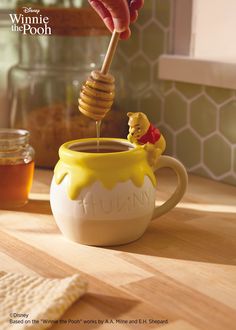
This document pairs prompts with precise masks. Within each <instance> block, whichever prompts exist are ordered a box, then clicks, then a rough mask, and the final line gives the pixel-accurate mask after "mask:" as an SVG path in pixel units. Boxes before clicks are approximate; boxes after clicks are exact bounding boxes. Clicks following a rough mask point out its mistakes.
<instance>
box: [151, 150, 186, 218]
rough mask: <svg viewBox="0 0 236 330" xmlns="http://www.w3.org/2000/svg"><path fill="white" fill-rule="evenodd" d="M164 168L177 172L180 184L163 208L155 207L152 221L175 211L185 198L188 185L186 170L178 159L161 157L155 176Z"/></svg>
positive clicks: (155, 169)
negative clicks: (176, 206) (172, 210)
mask: <svg viewBox="0 0 236 330" xmlns="http://www.w3.org/2000/svg"><path fill="white" fill-rule="evenodd" d="M163 167H169V168H170V169H172V170H173V171H174V172H175V174H176V175H177V179H178V183H177V187H176V189H175V191H174V192H173V194H172V195H171V196H170V198H169V199H168V200H167V201H166V202H164V204H162V205H161V206H156V207H155V209H154V212H153V216H152V220H155V219H156V218H157V217H160V216H161V215H163V214H165V213H167V212H168V211H170V210H171V209H173V208H174V207H175V205H176V204H178V203H179V201H180V200H181V198H182V197H183V195H184V193H185V191H186V189H187V185H188V175H187V172H186V169H185V167H184V166H183V164H182V163H180V162H179V161H178V160H177V159H175V158H173V157H170V156H160V158H159V159H158V161H157V164H156V165H155V168H154V172H155V174H156V172H157V171H158V170H159V169H160V168H163Z"/></svg>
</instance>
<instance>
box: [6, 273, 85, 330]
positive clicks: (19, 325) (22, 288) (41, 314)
mask: <svg viewBox="0 0 236 330" xmlns="http://www.w3.org/2000/svg"><path fill="white" fill-rule="evenodd" d="M86 289H87V283H86V282H85V281H84V280H83V279H82V278H81V276H80V275H79V274H74V275H72V276H69V277H66V278H62V279H49V278H44V277H41V276H29V275H22V274H15V273H5V272H0V329H1V330H8V329H14V330H15V329H18V330H19V329H20V330H23V329H27V330H29V329H30V330H31V329H37V330H39V329H47V328H49V327H51V326H52V325H53V323H55V322H56V320H58V319H59V318H60V317H61V316H62V315H63V313H64V312H65V311H66V309H67V308H69V307H70V306H71V305H72V304H73V302H75V301H76V300H77V299H78V298H79V297H81V296H82V295H83V294H84V293H85V292H86Z"/></svg>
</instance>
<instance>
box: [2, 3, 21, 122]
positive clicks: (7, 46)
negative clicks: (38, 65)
mask: <svg viewBox="0 0 236 330" xmlns="http://www.w3.org/2000/svg"><path fill="white" fill-rule="evenodd" d="M14 2H15V1H14V0H9V1H6V0H5V1H4V0H1V1H0V49H1V51H0V127H8V126H9V118H8V108H7V72H8V70H9V68H10V67H11V66H12V65H13V64H15V63H17V46H18V39H17V35H16V34H15V33H13V32H12V31H11V29H10V28H9V13H10V12H11V10H12V8H14V5H15V3H14Z"/></svg>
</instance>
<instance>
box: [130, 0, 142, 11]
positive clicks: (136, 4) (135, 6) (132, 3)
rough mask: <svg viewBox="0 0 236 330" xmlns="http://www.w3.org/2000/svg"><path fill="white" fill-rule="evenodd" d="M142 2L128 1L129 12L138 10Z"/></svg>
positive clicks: (138, 0) (137, 0)
mask: <svg viewBox="0 0 236 330" xmlns="http://www.w3.org/2000/svg"><path fill="white" fill-rule="evenodd" d="M143 5H144V0H131V1H129V8H130V9H131V10H139V9H141V8H142V7H143Z"/></svg>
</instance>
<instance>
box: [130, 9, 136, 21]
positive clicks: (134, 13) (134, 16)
mask: <svg viewBox="0 0 236 330" xmlns="http://www.w3.org/2000/svg"><path fill="white" fill-rule="evenodd" d="M137 18H138V11H137V10H132V11H130V22H131V23H134V22H135V21H136V19H137Z"/></svg>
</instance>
